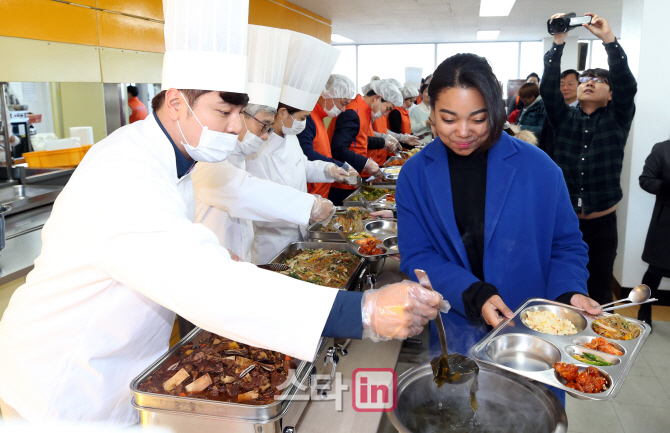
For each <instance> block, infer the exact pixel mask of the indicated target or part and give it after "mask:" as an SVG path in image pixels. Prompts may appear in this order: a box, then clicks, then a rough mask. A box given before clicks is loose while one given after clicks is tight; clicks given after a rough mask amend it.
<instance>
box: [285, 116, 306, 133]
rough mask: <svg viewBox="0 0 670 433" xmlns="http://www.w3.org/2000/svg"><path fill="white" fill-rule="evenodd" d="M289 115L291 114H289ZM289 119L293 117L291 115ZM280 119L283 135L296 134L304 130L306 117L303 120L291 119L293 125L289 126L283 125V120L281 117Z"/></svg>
mask: <svg viewBox="0 0 670 433" xmlns="http://www.w3.org/2000/svg"><path fill="white" fill-rule="evenodd" d="M289 116H291V115H290V114H289ZM291 119H293V116H291ZM280 121H281V131H282V132H283V133H284V135H298V134H300V133H301V132H302V131H304V130H305V126H307V119H305V120H303V121H302V122H299V121H297V120H295V119H293V126H291V127H290V128H287V127H286V126H284V121H282V120H281V119H280Z"/></svg>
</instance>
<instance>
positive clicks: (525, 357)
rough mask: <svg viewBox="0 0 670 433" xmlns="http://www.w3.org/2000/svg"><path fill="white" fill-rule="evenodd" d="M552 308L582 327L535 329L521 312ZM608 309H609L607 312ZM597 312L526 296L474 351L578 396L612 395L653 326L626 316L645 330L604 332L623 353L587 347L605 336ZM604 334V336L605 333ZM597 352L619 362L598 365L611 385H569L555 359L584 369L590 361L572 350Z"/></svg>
mask: <svg viewBox="0 0 670 433" xmlns="http://www.w3.org/2000/svg"><path fill="white" fill-rule="evenodd" d="M527 310H530V311H541V310H549V311H552V312H553V313H555V314H556V315H557V316H558V317H560V318H563V319H568V320H570V321H571V322H572V323H573V324H574V325H575V327H576V328H577V331H578V332H577V333H576V334H573V335H549V334H544V333H541V332H538V331H534V330H532V329H530V328H529V327H527V326H526V325H525V324H524V323H523V321H522V318H523V317H525V312H526V311H527ZM603 315H609V314H607V313H604V314H603ZM595 319H596V318H595V317H593V316H591V315H589V314H586V313H583V312H580V311H578V310H575V309H574V308H571V306H569V305H566V304H561V303H559V302H555V301H550V300H547V299H542V298H533V299H529V300H528V301H526V302H525V303H524V304H523V305H522V306H521V307H520V308H519V309H518V310H516V311H515V312H514V317H513V318H511V319H506V320H504V321H503V322H501V323H500V324H499V325H498V326H496V327H495V328H494V329H493V330H492V331H491V332H489V333H488V335H486V337H484V338H483V339H482V340H481V341H480V342H478V343H477V344H475V345H474V346H473V347H472V349H471V350H470V356H471V357H472V358H473V359H475V360H476V361H477V362H483V363H485V364H490V365H494V366H496V367H499V368H502V369H505V370H507V371H511V372H513V373H516V374H519V375H521V376H524V377H527V378H529V379H533V380H536V381H538V382H542V383H545V384H547V385H551V386H553V387H556V388H558V389H562V390H564V391H565V392H567V393H569V394H571V395H572V396H573V397H576V398H580V399H585V400H611V399H613V398H614V397H616V395H617V394H618V393H619V391H620V390H621V385H623V382H624V380H625V379H626V376H627V375H628V373H629V372H630V369H631V368H632V367H633V362H634V361H635V358H636V357H637V355H638V353H640V350H641V349H642V345H643V344H644V342H645V340H646V339H647V337H648V336H649V333H650V332H651V328H650V327H649V325H647V324H646V323H644V322H640V321H639V320H634V319H629V318H628V317H626V320H628V321H630V322H632V323H635V324H636V325H638V326H639V327H640V329H641V330H642V335H640V336H639V337H638V338H636V339H634V340H628V341H623V340H612V339H609V338H605V339H606V340H607V341H609V342H610V343H612V344H613V345H614V346H618V348H619V350H622V351H623V352H624V354H623V356H615V355H610V354H607V353H604V352H600V351H596V350H592V349H587V348H585V347H583V346H582V344H584V343H586V342H590V341H591V340H592V339H593V338H596V337H600V335H598V334H597V333H596V332H595V331H593V329H592V328H591V325H592V324H593V322H594V321H595ZM603 338H604V337H603ZM584 352H586V353H593V354H595V355H598V356H600V357H601V358H603V359H605V360H607V361H608V362H612V361H614V362H616V364H615V365H611V366H608V367H605V366H602V367H599V366H593V367H595V368H597V369H598V370H600V372H601V373H603V376H605V377H606V378H607V379H608V387H607V390H605V391H603V392H600V393H597V394H587V393H583V392H579V391H575V390H574V389H571V388H568V387H566V386H565V385H564V382H565V380H564V379H563V378H560V376H559V375H558V373H557V372H555V370H554V369H553V365H554V363H556V362H565V363H568V364H576V365H578V366H579V367H580V371H581V370H583V369H585V368H587V367H589V366H590V365H589V364H585V363H582V362H580V361H578V360H576V359H575V358H573V357H572V356H571V353H576V354H580V353H584Z"/></svg>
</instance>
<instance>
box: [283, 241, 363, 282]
mask: <svg viewBox="0 0 670 433" xmlns="http://www.w3.org/2000/svg"><path fill="white" fill-rule="evenodd" d="M360 261H361V258H360V257H357V256H355V255H353V254H351V253H348V252H346V251H335V250H324V249H318V250H315V249H304V250H298V251H297V252H296V254H295V255H294V256H293V257H291V258H289V259H285V260H284V261H283V262H282V263H284V264H285V265H288V266H290V268H291V269H289V270H287V271H281V272H280V274H284V275H288V276H289V277H293V278H296V279H298V280H303V281H307V282H308V283H313V284H318V285H319V286H325V287H333V288H340V287H344V286H345V284H346V283H347V281H349V278H350V277H351V275H352V274H353V272H354V270H355V269H356V267H357V266H358V264H359V263H360Z"/></svg>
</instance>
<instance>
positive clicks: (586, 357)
mask: <svg viewBox="0 0 670 433" xmlns="http://www.w3.org/2000/svg"><path fill="white" fill-rule="evenodd" d="M572 357H573V358H575V359H576V360H577V361H581V362H583V363H585V364H590V365H596V366H598V367H609V366H610V365H612V363H611V362H607V361H605V360H604V359H602V358H601V357H599V356H598V355H594V354H592V353H583V354H582V355H581V356H580V355H572Z"/></svg>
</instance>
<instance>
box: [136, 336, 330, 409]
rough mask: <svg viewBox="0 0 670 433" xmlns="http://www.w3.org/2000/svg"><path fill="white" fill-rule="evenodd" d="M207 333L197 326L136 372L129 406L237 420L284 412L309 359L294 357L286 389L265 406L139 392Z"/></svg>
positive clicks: (307, 368) (324, 341) (305, 373)
mask: <svg viewBox="0 0 670 433" xmlns="http://www.w3.org/2000/svg"><path fill="white" fill-rule="evenodd" d="M209 335H210V333H209V332H207V331H204V330H202V329H200V328H195V329H194V330H193V331H191V332H190V333H189V334H188V335H187V336H186V337H184V338H183V339H182V340H181V341H180V342H179V343H177V344H176V345H175V346H174V347H173V348H172V349H170V350H169V351H168V352H167V353H165V354H164V355H163V356H161V357H160V358H159V359H158V360H157V361H156V362H154V363H153V364H152V365H150V366H149V367H148V368H147V369H146V370H144V371H143V372H142V373H140V375H139V376H137V377H136V378H135V379H134V380H133V381H132V382H131V384H130V389H131V390H132V391H133V394H134V397H133V405H134V406H135V407H136V408H137V409H139V410H146V411H150V412H153V411H157V412H161V411H167V412H173V413H181V414H191V415H199V416H210V417H220V418H225V419H235V420H238V421H243V420H251V421H268V420H272V419H274V418H276V417H278V416H281V415H282V414H283V413H285V411H286V409H287V408H288V406H289V405H290V404H291V402H292V401H293V399H294V398H295V395H296V394H297V393H298V392H299V391H300V390H299V386H300V385H301V384H302V382H303V381H304V380H305V379H306V378H307V376H308V375H309V373H310V371H311V369H312V366H313V360H310V362H307V361H300V360H297V361H300V362H299V364H298V368H297V369H296V371H295V374H294V375H293V376H292V377H291V379H290V380H291V381H290V382H289V384H288V386H287V387H286V390H285V391H284V392H283V393H282V398H281V399H278V400H276V401H275V402H273V403H270V404H266V405H251V404H240V403H229V402H221V401H213V400H204V399H199V398H191V397H181V396H173V395H165V394H154V393H150V392H144V391H140V389H139V388H140V384H141V383H142V382H144V380H145V379H147V378H148V377H149V376H151V375H152V374H153V373H155V372H156V371H157V370H158V369H159V368H160V367H161V366H162V365H163V364H164V363H165V362H167V361H168V360H169V359H170V358H171V357H172V356H174V355H175V354H176V353H177V352H179V350H180V349H181V348H182V347H184V346H185V345H187V344H188V343H190V342H191V341H194V342H195V343H196V344H197V343H198V342H199V341H203V340H205V339H207V338H208V337H209ZM326 344H327V339H322V341H321V342H320V344H319V351H318V353H317V357H318V356H319V355H320V352H321V351H322V350H323V349H324V347H325V345H326Z"/></svg>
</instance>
